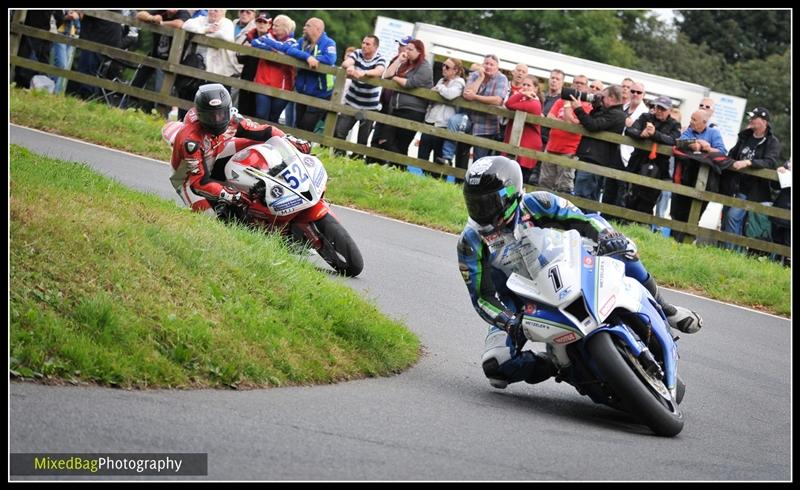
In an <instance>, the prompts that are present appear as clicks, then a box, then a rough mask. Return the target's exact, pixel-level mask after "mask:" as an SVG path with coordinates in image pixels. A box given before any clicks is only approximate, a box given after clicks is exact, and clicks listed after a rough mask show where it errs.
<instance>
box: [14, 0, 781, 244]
mask: <svg viewBox="0 0 800 490" xmlns="http://www.w3.org/2000/svg"><path fill="white" fill-rule="evenodd" d="M116 12H119V13H123V11H116ZM124 13H125V14H126V15H131V16H135V17H136V18H137V19H138V20H140V21H143V22H147V23H152V24H155V25H160V26H167V27H172V28H175V29H184V30H186V31H188V32H191V33H197V34H203V35H206V36H210V37H215V38H218V39H222V40H226V41H229V42H235V43H238V44H242V45H245V46H252V47H254V48H258V49H263V50H267V51H271V52H276V53H283V54H285V55H288V56H291V57H293V58H295V59H297V60H299V61H301V62H304V63H306V64H307V67H306V68H295V67H294V66H291V65H285V64H281V63H278V62H274V61H269V60H265V59H261V58H257V57H253V56H247V55H242V54H239V53H236V52H234V51H231V50H226V49H222V48H214V47H209V46H204V45H198V44H196V43H191V42H190V41H191V39H190V38H189V41H187V46H184V52H187V51H188V50H189V49H190V45H191V50H192V52H193V53H196V54H197V56H199V57H201V58H202V62H203V67H204V69H205V70H206V71H208V72H209V73H214V74H217V75H220V76H224V77H231V78H241V79H242V80H247V81H252V82H255V83H257V84H260V85H264V86H267V87H272V88H274V89H278V90H282V91H295V92H297V93H299V94H303V95H306V96H310V97H316V98H320V99H330V97H331V95H332V91H333V83H334V77H333V76H332V75H329V74H326V73H323V72H321V71H318V70H317V67H318V66H319V65H320V64H325V65H330V66H335V65H336V62H337V49H338V48H337V44H336V41H335V40H334V39H332V38H331V37H329V36H328V35H327V33H326V32H325V24H324V22H323V21H322V20H321V19H319V18H315V17H312V18H309V19H307V20H306V21H305V24H304V25H303V29H302V36H301V37H300V38H297V39H295V27H296V23H295V21H294V20H293V19H291V18H290V17H288V16H286V15H279V16H276V17H275V18H274V19H273V18H271V17H270V15H269V13H268V12H266V11H258V10H256V9H241V10H239V11H238V18H237V19H236V20H235V21H232V20H230V19H228V18H227V17H226V11H225V10H224V9H208V10H205V9H166V10H143V11H139V12H124ZM25 24H26V25H29V26H33V27H38V28H40V29H47V30H51V28H52V27H54V28H55V29H56V31H57V32H59V33H61V34H63V35H65V36H79V37H80V38H82V39H86V40H90V41H94V42H98V43H101V44H105V45H109V46H113V47H119V48H123V49H127V48H129V47H131V45H132V44H134V43H135V42H136V29H135V28H133V29H131V28H130V27H129V26H124V25H122V24H119V23H115V22H111V21H106V20H103V19H99V18H96V17H92V16H84V14H83V13H82V12H81V11H76V10H66V9H65V10H31V11H29V12H28V15H27V17H26V20H25ZM131 32H132V34H131ZM126 41H127V42H126ZM380 42H381V40H380V39H379V38H378V37H377V36H375V35H373V34H369V35H366V36H364V38H363V40H362V43H361V48H360V49H357V48H355V47H352V48H350V49H348V51H347V52H346V53H345V55H344V57H343V58H342V63H341V67H342V68H343V69H344V70H345V73H346V76H347V78H348V84H347V86H346V89H345V91H344V93H343V95H342V100H341V103H342V104H344V105H346V106H349V107H351V108H353V109H356V110H357V111H358V112H357V113H356V114H355V115H350V114H340V115H339V116H338V118H337V123H336V127H335V129H334V136H335V137H336V138H340V139H345V138H347V137H348V135H349V133H350V132H351V131H353V128H354V126H356V123H358V128H357V131H358V136H357V141H358V143H359V144H361V145H364V146H366V145H368V144H369V145H370V146H372V147H376V148H381V149H384V150H388V151H392V152H396V153H399V154H403V155H405V154H408V153H409V150H410V149H411V144H412V142H413V141H414V136H415V134H416V131H414V130H410V129H405V128H401V127H396V126H392V125H387V124H380V123H377V124H375V125H374V127H373V123H372V121H371V120H370V119H368V118H364V117H361V116H359V114H363V112H364V111H378V112H381V113H384V114H389V115H392V116H395V117H399V118H403V119H408V120H411V121H415V122H419V123H425V124H428V125H432V126H434V127H436V128H441V129H445V128H446V129H448V130H450V131H452V132H460V133H467V134H471V135H473V136H477V137H481V138H485V139H487V140H489V141H503V142H506V143H508V142H509V141H511V137H512V129H513V124H512V121H510V120H505V119H504V118H502V117H500V116H497V115H495V114H492V113H486V112H481V111H475V110H466V109H462V108H459V107H455V106H453V105H451V104H449V103H447V102H448V101H452V100H454V99H456V98H458V97H462V98H463V99H464V100H467V101H472V102H476V103H481V104H485V105H487V106H494V107H505V108H507V109H510V110H514V111H523V112H527V113H530V114H534V115H536V116H544V117H547V118H552V119H555V120H559V121H564V122H568V123H572V124H579V125H581V126H582V127H583V128H585V129H586V130H588V131H591V132H594V131H609V132H612V133H617V134H624V135H627V136H629V137H631V138H633V139H637V140H643V141H646V142H651V143H652V144H653V147H652V150H645V149H641V148H635V147H633V146H630V145H620V144H618V143H612V142H608V141H604V140H600V139H597V138H593V137H590V136H581V134H578V133H572V132H569V131H564V130H561V129H558V128H548V127H545V126H541V125H539V124H530V123H526V124H525V125H524V128H523V130H522V136H521V140H520V143H519V145H520V147H521V148H527V149H532V150H535V151H539V152H546V153H549V154H557V155H560V156H565V157H568V158H574V159H578V160H580V161H583V162H588V163H594V164H596V165H602V166H605V167H609V168H613V169H616V170H623V171H627V172H631V173H635V174H638V175H644V176H647V177H652V178H657V179H662V180H672V181H674V182H676V183H681V184H684V185H689V186H693V185H694V183H695V181H696V179H697V175H698V169H699V165H697V164H696V163H692V162H691V161H689V160H687V159H684V158H678V157H672V156H668V155H662V154H659V153H657V152H656V151H655V149H656V145H657V144H663V145H668V146H673V145H676V144H677V143H678V142H679V141H689V143H688V144H689V149H690V150H691V151H692V152H694V153H700V154H713V155H716V154H721V155H726V156H728V157H729V158H730V159H732V160H733V161H734V163H733V164H732V165H730V166H731V167H732V169H733V170H739V169H742V168H747V167H752V168H766V169H778V168H780V169H781V171H785V170H786V168H790V164H789V163H787V164H784V165H783V166H781V165H779V162H778V155H779V153H780V150H781V144H780V142H779V141H778V140H777V138H776V137H775V136H774V135H773V133H772V128H771V126H770V114H769V110H768V109H767V108H764V107H757V108H755V109H753V110H752V111H751V112H749V113H748V115H749V117H750V122H749V125H748V127H747V128H746V129H745V130H743V131H742V132H741V133H740V134H739V135H738V141H737V143H736V145H735V146H734V147H733V148H732V149H731V150H730V152H729V151H728V150H727V149H726V148H725V144H724V142H723V139H722V136H721V134H720V131H719V129H718V128H716V127H715V125H714V124H713V123H712V122H711V118H712V116H713V114H714V101H713V100H712V99H711V98H708V97H707V98H704V99H703V100H702V101H701V102H700V104H699V106H698V108H697V109H696V110H695V111H693V112H692V114H691V118H690V123H689V125H688V127H686V128H684V129H681V127H680V124H681V123H680V111H679V110H677V108H676V107H674V106H673V101H672V100H671V99H670V98H669V97H667V96H665V95H660V96H653V97H650V98H648V97H647V94H646V89H645V86H644V84H643V83H642V82H641V81H635V80H633V79H632V78H630V77H625V78H624V79H623V80H621V81H620V83H619V84H618V85H616V84H612V85H609V86H607V87H606V86H604V84H603V82H602V81H601V80H594V81H592V82H591V83H590V82H589V80H588V78H587V77H586V76H585V75H582V74H578V75H575V76H573V78H572V81H571V84H570V85H569V87H570V88H572V89H575V90H576V91H578V92H588V93H589V94H592V95H593V96H595V97H594V99H593V101H592V102H590V101H588V100H587V99H586V98H585V97H581V98H580V99H578V98H576V97H575V94H567V95H565V94H566V92H562V89H564V88H565V85H566V83H567V80H566V75H565V73H564V71H563V70H561V69H558V68H555V69H553V70H552V71H551V72H550V75H549V78H548V79H547V80H546V82H545V83H546V88H545V89H544V90H542V88H541V87H540V83H541V81H540V80H539V79H538V78H537V77H536V76H533V75H532V74H530V70H529V68H528V67H527V66H526V65H524V64H518V65H516V66H515V68H514V69H513V70H512V71H511V72H510V77H509V76H507V75H506V74H505V73H503V72H502V71H501V69H500V66H501V60H500V59H499V58H498V56H496V55H494V54H491V53H489V54H486V55H485V56H484V59H483V62H482V63H480V64H477V63H476V64H473V65H472V66H471V67H470V69H469V72H468V73H467V70H466V69H465V66H464V65H463V63H462V61H461V60H459V59H456V58H452V57H451V58H447V59H445V60H444V61H443V62H441V63H437V64H436V66H432V65H431V63H430V62H429V61H428V59H427V58H428V57H427V56H426V46H425V44H424V43H423V42H422V41H421V40H419V39H413V38H412V37H411V36H407V37H405V38H403V39H401V40H400V41H398V42H397V53H396V55H395V56H394V57H392V59H391V60H388V61H387V60H386V59H385V58H384V57H383V56H381V55H380V54H379V52H378V48H379V46H380ZM171 43H172V37H171V36H163V35H160V34H159V33H155V32H154V33H153V35H152V44H151V48H150V51H149V55H150V56H151V57H155V58H159V59H167V57H168V55H169V52H170V48H171ZM74 51H75V50H74V49H71V48H70V47H69V46H67V45H66V44H60V43H50V42H49V41H44V40H39V39H35V38H30V37H27V36H22V38H21V44H20V48H19V55H20V56H23V57H27V58H30V59H33V60H37V61H50V59H51V58H52V61H51V62H52V63H53V64H54V65H55V66H58V67H59V68H65V69H66V68H68V67H69V66H71V65H74V66H72V69H74V70H76V71H78V72H81V73H85V74H92V75H94V74H97V73H98V69H99V67H100V65H101V63H102V62H103V59H104V57H103V55H100V54H98V53H95V52H92V51H90V50H85V49H81V50H78V52H79V55H78V57H77V59H76V61H75V63H74V64H73V63H72V62H71V59H70V57H71V56H72V53H74ZM184 64H187V63H185V61H184ZM192 66H195V65H192ZM434 69H438V71H439V72H440V76H439V77H438V79H437V81H436V82H435V83H434ZM35 75H36V73H35V72H33V71H32V70H28V69H24V68H19V67H17V68H16V69H15V81H16V83H17V84H18V85H20V86H25V87H29V86H32V85H34V82H33V78H34V76H35ZM154 75H155V81H154V83H153V86H154V90H156V91H158V90H160V88H161V83H162V81H163V73H161V72H160V70H157V69H155V68H153V67H148V66H147V65H141V66H140V67H138V69H137V70H136V71H135V75H134V77H133V80H132V81H131V85H133V86H134V87H145V86H146V85H147V84H148V83H150V82H151V79H153V78H154ZM370 78H384V79H390V80H393V81H394V82H396V83H397V85H399V86H400V87H403V88H404V89H413V88H427V89H432V90H433V91H434V92H436V93H438V94H439V95H440V96H441V97H442V99H443V100H444V102H430V101H428V100H427V99H423V98H420V97H417V96H414V95H411V94H409V93H406V92H405V91H397V90H391V89H386V88H381V87H379V86H376V85H373V84H370V83H369V79H370ZM52 80H53V83H54V85H55V87H56V89H59V90H63V82H64V79H59V78H58V77H52ZM176 85H177V83H176ZM228 88H229V89H231V87H230V86H228ZM97 90H98V89H97V87H93V86H91V85H86V84H81V83H77V82H74V81H69V82H68V83H67V84H66V92H67V93H70V94H74V95H78V96H80V97H83V98H89V97H92V96H93V95H95V94H96V92H97ZM231 92H232V95H233V97H234V100H235V101H236V104H235V105H237V106H238V108H239V110H240V112H241V113H243V114H246V115H249V116H254V117H256V118H259V119H263V120H266V121H271V122H278V121H281V122H283V123H285V124H287V125H289V126H294V127H298V128H300V129H303V130H306V131H317V132H319V131H321V130H322V126H323V124H324V116H325V114H326V111H325V110H324V109H322V108H317V107H313V106H311V105H306V104H299V103H298V104H295V103H290V101H288V100H287V99H283V98H281V97H280V95H267V94H262V93H254V92H251V91H248V90H239V89H237V88H235V87H233V88H232V90H231ZM178 95H179V96H182V94H180V93H178ZM182 97H183V98H186V97H185V96H182ZM126 105H137V106H140V107H142V108H143V109H145V110H149V109H151V108H152V107H153V104H152V103H150V102H147V101H140V100H136V99H130V100H129V102H128V104H126ZM675 111H677V114H676V112H675ZM181 115H182V114H181ZM370 136H371V137H370ZM470 148H471V154H470ZM493 153H500V152H497V151H495V150H492V149H490V148H486V147H482V146H473V147H470V145H467V144H464V143H461V142H456V141H454V140H450V139H447V138H442V137H440V136H434V135H429V134H425V133H422V136H421V138H420V140H419V141H418V151H417V152H416V154H417V157H418V158H420V159H423V160H429V161H433V162H435V163H439V164H443V165H455V166H457V167H459V168H463V169H466V168H467V166H468V164H469V161H470V158H471V159H473V160H475V159H478V158H481V157H482V156H486V155H489V154H493ZM511 156H512V157H515V159H516V161H517V162H518V163H519V165H520V167H521V169H522V172H523V177H524V179H525V182H526V183H530V184H535V185H538V186H540V187H543V188H545V189H548V190H552V191H555V192H559V193H564V194H571V195H575V196H580V197H583V198H585V199H588V200H592V201H597V202H603V203H608V204H613V205H617V206H623V207H626V208H629V209H633V210H636V211H640V212H644V213H655V214H656V215H658V216H666V215H667V209H668V208H669V215H670V217H671V218H672V219H673V220H678V221H686V220H687V219H688V214H689V208H690V205H691V198H688V197H686V196H681V195H678V194H675V195H670V193H669V192H662V191H659V190H658V189H652V188H648V187H646V186H641V185H633V186H631V185H629V184H627V183H625V182H624V181H621V180H618V179H613V178H608V177H602V176H600V175H596V174H593V173H591V172H587V171H583V170H579V171H577V172H575V170H574V169H571V168H568V167H565V166H563V165H558V164H556V163H553V162H549V161H547V160H541V159H537V158H531V157H528V156H524V155H517V156H514V155H511ZM368 161H369V159H368ZM373 161H374V160H373ZM721 174H722V175H721V177H720V178H719V179H718V182H719V189H718V190H719V192H722V193H724V194H727V195H731V196H734V197H737V198H739V199H744V200H751V201H757V202H763V203H772V202H773V201H776V195H777V194H778V190H779V189H776V188H775V186H774V185H773V184H771V183H770V182H769V181H767V180H764V179H761V178H758V177H755V176H751V175H746V174H741V173H739V172H732V171H731V170H730V169H727V170H723V171H722V172H721ZM782 195H785V192H784V193H783V194H782ZM782 199H783V200H782V201H780V202H781V203H783V202H784V201H786V199H785V197H783V198H782ZM776 202H777V201H776ZM776 205H777V204H776ZM704 207H705V205H704ZM759 219H761V220H762V222H764V221H765V220H766V218H765V217H763V216H759V215H757V214H756V213H748V212H746V211H745V210H743V209H740V208H735V207H727V206H726V207H725V208H724V209H723V216H722V219H721V222H722V229H723V230H724V231H726V232H730V233H735V234H738V235H748V236H758V237H760V238H763V239H774V240H776V241H779V242H781V243H788V240H787V239H786V233H785V230H784V228H780V226H782V225H785V223H782V222H779V223H778V224H777V225H775V226H777V228H776V229H777V231H776V232H775V233H764V232H763V231H759V232H750V231H749V230H751V229H753V228H756V227H757V226H756V225H754V224H753V223H754V222H757V221H758V220H759ZM772 221H773V223H774V222H776V221H779V220H772ZM766 222H767V225H766V226H767V227H769V226H768V225H769V220H766ZM761 228H762V229H763V228H764V226H762V227H761ZM672 235H673V236H674V237H675V238H676V239H677V240H681V239H682V234H681V233H678V232H675V231H673V234H672ZM727 246H729V247H732V248H736V246H734V245H730V244H729V245H727ZM739 248H740V247H739Z"/></svg>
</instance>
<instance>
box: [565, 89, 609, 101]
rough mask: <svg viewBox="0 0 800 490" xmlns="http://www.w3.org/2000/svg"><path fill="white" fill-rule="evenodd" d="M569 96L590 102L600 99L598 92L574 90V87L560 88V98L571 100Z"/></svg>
mask: <svg viewBox="0 0 800 490" xmlns="http://www.w3.org/2000/svg"><path fill="white" fill-rule="evenodd" d="M570 96H573V97H575V98H576V99H578V100H582V101H584V102H592V103H594V101H595V100H596V99H600V98H601V95H600V94H592V93H589V92H581V91H579V90H575V89H574V88H562V89H561V98H562V99H564V100H572V99H570Z"/></svg>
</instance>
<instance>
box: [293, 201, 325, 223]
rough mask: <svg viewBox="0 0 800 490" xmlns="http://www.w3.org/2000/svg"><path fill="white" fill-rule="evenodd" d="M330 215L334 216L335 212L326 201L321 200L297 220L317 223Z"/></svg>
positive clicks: (302, 213)
mask: <svg viewBox="0 0 800 490" xmlns="http://www.w3.org/2000/svg"><path fill="white" fill-rule="evenodd" d="M328 213H331V214H333V211H331V208H330V206H328V203H327V202H325V199H320V200H319V202H318V203H317V204H315V205H314V206H312V207H310V208H308V209H306V210H304V211H303V212H301V213H300V214H299V215H298V216H297V219H298V220H303V221H317V220H320V219H322V217H323V216H325V215H326V214H328Z"/></svg>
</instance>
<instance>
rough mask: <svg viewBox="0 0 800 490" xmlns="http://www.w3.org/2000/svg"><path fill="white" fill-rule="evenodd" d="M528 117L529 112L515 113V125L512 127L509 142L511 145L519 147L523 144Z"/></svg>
mask: <svg viewBox="0 0 800 490" xmlns="http://www.w3.org/2000/svg"><path fill="white" fill-rule="evenodd" d="M527 116H528V113H527V112H524V111H514V123H513V124H512V125H511V138H510V139H509V140H508V144H509V145H513V146H519V145H520V143H521V142H522V130H523V129H525V118H526V117H527Z"/></svg>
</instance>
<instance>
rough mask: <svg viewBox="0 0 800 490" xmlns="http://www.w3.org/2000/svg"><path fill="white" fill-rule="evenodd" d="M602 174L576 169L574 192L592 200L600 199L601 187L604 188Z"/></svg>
mask: <svg viewBox="0 0 800 490" xmlns="http://www.w3.org/2000/svg"><path fill="white" fill-rule="evenodd" d="M602 179H603V177H602V176H601V175H595V174H592V173H589V172H584V171H583V170H577V171H575V188H574V192H573V194H574V195H576V196H578V197H585V198H586V199H591V200H592V201H598V202H599V201H600V189H601V188H602Z"/></svg>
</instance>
